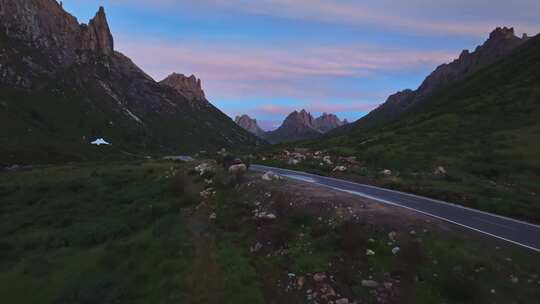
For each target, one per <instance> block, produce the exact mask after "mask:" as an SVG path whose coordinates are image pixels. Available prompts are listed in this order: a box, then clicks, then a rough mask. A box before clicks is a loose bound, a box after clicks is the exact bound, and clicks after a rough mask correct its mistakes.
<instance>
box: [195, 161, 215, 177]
mask: <svg viewBox="0 0 540 304" xmlns="http://www.w3.org/2000/svg"><path fill="white" fill-rule="evenodd" d="M195 171H196V172H197V173H199V175H200V176H203V175H205V174H206V173H208V172H213V171H214V168H213V167H212V165H210V164H209V163H202V164H199V165H198V166H197V167H195Z"/></svg>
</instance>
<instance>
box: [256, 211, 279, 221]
mask: <svg viewBox="0 0 540 304" xmlns="http://www.w3.org/2000/svg"><path fill="white" fill-rule="evenodd" d="M255 217H256V218H258V219H265V220H275V219H276V218H277V216H276V215H275V214H273V213H270V212H266V211H260V212H255Z"/></svg>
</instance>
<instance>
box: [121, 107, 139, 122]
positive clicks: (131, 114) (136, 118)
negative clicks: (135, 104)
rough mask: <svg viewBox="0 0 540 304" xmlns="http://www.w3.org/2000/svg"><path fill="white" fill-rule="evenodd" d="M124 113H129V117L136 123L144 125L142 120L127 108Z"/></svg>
mask: <svg viewBox="0 0 540 304" xmlns="http://www.w3.org/2000/svg"><path fill="white" fill-rule="evenodd" d="M124 111H126V113H128V115H129V116H130V117H131V118H133V119H134V120H135V121H136V122H138V123H140V124H142V120H141V119H140V118H139V117H137V116H136V115H135V114H133V113H131V111H130V110H128V109H127V108H124Z"/></svg>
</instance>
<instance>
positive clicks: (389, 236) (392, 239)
mask: <svg viewBox="0 0 540 304" xmlns="http://www.w3.org/2000/svg"><path fill="white" fill-rule="evenodd" d="M396 235H397V233H396V232H395V231H391V232H390V233H388V238H389V239H390V241H392V242H395V241H396Z"/></svg>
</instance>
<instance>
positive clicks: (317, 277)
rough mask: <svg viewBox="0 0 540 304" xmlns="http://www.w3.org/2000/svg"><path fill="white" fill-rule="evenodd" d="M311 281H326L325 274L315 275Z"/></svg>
mask: <svg viewBox="0 0 540 304" xmlns="http://www.w3.org/2000/svg"><path fill="white" fill-rule="evenodd" d="M313 280H314V281H315V282H322V281H324V280H326V274H325V273H322V272H319V273H316V274H314V275H313Z"/></svg>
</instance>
